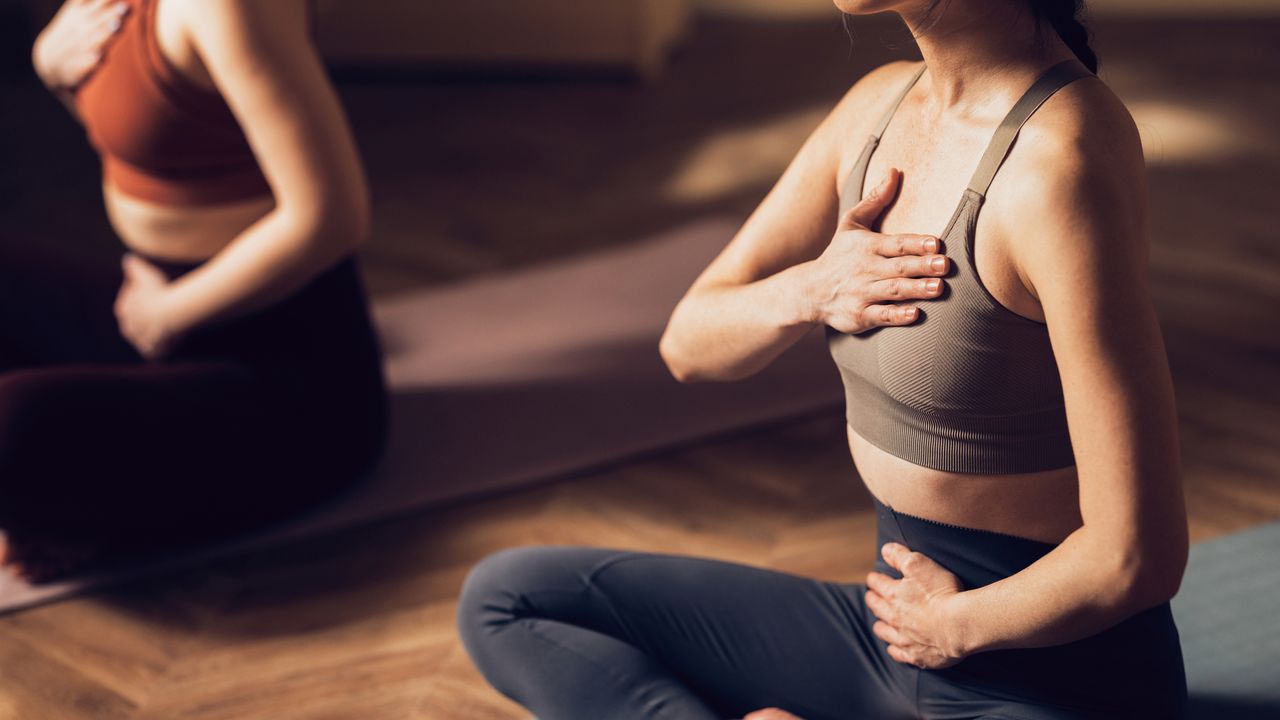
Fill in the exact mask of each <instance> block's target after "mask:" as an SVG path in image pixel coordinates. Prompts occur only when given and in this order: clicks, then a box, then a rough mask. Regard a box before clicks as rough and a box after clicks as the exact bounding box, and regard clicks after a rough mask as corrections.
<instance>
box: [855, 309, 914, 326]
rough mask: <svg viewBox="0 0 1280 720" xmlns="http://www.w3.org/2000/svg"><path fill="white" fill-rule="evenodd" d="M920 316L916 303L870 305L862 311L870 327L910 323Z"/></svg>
mask: <svg viewBox="0 0 1280 720" xmlns="http://www.w3.org/2000/svg"><path fill="white" fill-rule="evenodd" d="M919 316H920V310H919V308H917V307H915V306H914V305H870V306H868V307H867V308H866V309H865V310H863V311H862V319H863V321H864V322H866V323H868V324H869V326H870V327H876V326H878V325H910V324H911V323H913V322H915V321H916V318H917V317H919Z"/></svg>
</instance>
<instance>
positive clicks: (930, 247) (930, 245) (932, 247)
mask: <svg viewBox="0 0 1280 720" xmlns="http://www.w3.org/2000/svg"><path fill="white" fill-rule="evenodd" d="M924 251H925V252H927V253H936V252H938V238H929V239H928V240H925V241H924Z"/></svg>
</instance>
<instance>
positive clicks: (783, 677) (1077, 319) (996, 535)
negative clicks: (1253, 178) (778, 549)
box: [458, 0, 1187, 720]
mask: <svg viewBox="0 0 1280 720" xmlns="http://www.w3.org/2000/svg"><path fill="white" fill-rule="evenodd" d="M836 5H837V7H839V8H840V9H841V10H843V11H845V12H848V13H859V14H861V13H874V12H882V11H893V12H896V13H898V14H899V15H900V16H901V17H902V18H903V19H904V20H905V21H906V23H907V25H908V26H909V27H910V28H911V31H912V34H913V35H915V36H916V39H917V41H918V44H919V48H920V52H921V54H922V55H923V58H924V61H923V62H896V63H890V64H888V65H885V66H883V67H880V68H878V69H876V70H874V71H872V72H871V73H869V74H867V76H866V77H864V78H862V79H860V80H859V81H858V82H857V83H856V84H854V86H853V87H852V88H851V89H850V90H849V92H848V93H847V94H846V95H845V97H844V99H843V100H841V101H840V102H839V103H838V104H837V105H836V107H835V109H834V110H833V111H832V112H831V113H830V115H828V117H827V118H826V120H825V121H824V122H823V123H822V124H821V125H820V126H819V127H818V128H817V130H816V131H815V132H814V134H813V135H812V136H811V137H810V139H809V140H808V142H807V143H806V144H805V145H804V147H803V148H802V149H801V150H800V152H799V154H798V155H797V157H796V159H795V160H794V162H793V163H792V164H791V166H790V167H789V168H788V169H787V171H786V173H785V174H784V175H783V176H782V179H781V180H779V182H778V184H777V185H776V186H775V187H774V189H773V191H772V192H771V193H770V194H769V195H768V196H767V197H766V198H765V199H764V201H763V202H762V203H761V205H760V207H759V208H758V209H757V210H756V212H755V213H754V214H753V215H752V216H751V217H750V218H749V219H748V220H747V222H746V224H745V225H744V226H743V228H742V229H741V231H740V232H739V233H738V234H737V236H736V237H735V238H734V239H733V240H732V242H730V244H729V245H728V247H726V248H725V250H724V251H723V252H722V253H721V254H720V255H719V256H718V257H716V259H715V260H714V261H712V263H711V264H710V266H709V267H708V268H707V269H706V270H705V271H704V272H703V273H702V275H701V276H700V277H699V278H698V279H697V280H696V281H695V282H694V284H693V287H691V288H690V289H689V291H688V293H687V294H686V295H685V297H684V298H683V299H682V300H681V301H680V303H679V305H678V306H677V307H676V308H675V311H674V312H673V314H672V316H671V320H670V323H669V324H668V326H667V330H666V334H665V335H664V336H663V338H662V341H661V343H660V348H659V349H660V351H661V353H662V356H663V357H664V359H665V360H666V362H667V365H668V367H670V369H671V371H672V373H673V374H674V375H675V376H676V377H677V378H679V379H681V380H685V381H694V380H733V379H737V378H742V377H745V376H748V375H750V374H752V373H754V372H756V371H758V370H760V369H761V368H762V367H764V366H765V365H767V364H769V363H770V362H771V361H772V360H773V359H774V358H776V357H777V356H778V355H779V354H780V353H782V352H783V351H784V350H786V349H787V348H788V347H789V346H791V345H792V344H794V343H795V342H796V341H797V340H798V339H799V338H800V337H802V336H803V335H805V334H806V333H808V332H816V331H819V330H821V331H823V332H825V333H826V336H827V339H828V344H829V347H830V350H831V355H832V358H833V360H834V361H835V364H836V367H837V369H838V370H839V374H840V376H841V378H842V380H843V384H844V390H845V404H846V413H845V416H846V426H847V427H846V434H847V436H848V442H849V449H850V452H851V454H852V456H853V461H854V464H855V465H856V467H857V471H858V475H859V477H860V479H861V480H862V481H863V482H864V483H865V484H866V486H867V489H868V490H869V491H870V493H871V495H872V505H873V506H874V508H875V511H876V527H877V539H876V545H875V548H874V550H875V554H876V555H877V563H876V566H875V571H874V572H872V573H870V574H868V575H866V576H865V582H834V581H830V580H823V579H817V578H807V577H800V576H797V575H791V574H788V573H783V572H777V571H774V570H771V569H767V568H760V567H751V566H748V565H742V564H737V563H729V562H722V561H717V560H711V559H704V558H692V557H681V556H679V555H666V554H657V553H644V552H627V551H625V550H616V549H611V548H584V547H546V546H543V547H538V546H533V547H523V548H515V549H511V550H506V551H503V552H501V553H498V554H495V555H492V556H490V557H489V558H486V559H485V560H483V561H482V562H481V563H480V564H479V565H478V566H477V567H476V568H475V569H474V570H473V571H472V572H471V575H470V576H469V577H468V579H467V581H466V584H465V585H464V587H463V592H462V598H461V600H460V603H459V609H458V622H459V627H460V630H461V632H462V638H463V641H464V642H465V643H466V647H467V649H468V651H469V652H470V653H471V656H472V658H473V659H474V660H475V663H476V666H477V667H478V668H479V669H480V671H481V672H482V673H484V675H485V677H486V678H487V679H488V680H489V681H490V682H491V683H492V684H493V685H494V687H495V688H496V689H497V690H498V691H500V692H502V693H504V694H506V695H507V696H509V697H511V698H513V699H515V700H516V701H517V702H519V703H521V704H523V705H524V706H525V707H527V708H529V709H530V710H532V711H533V712H535V713H536V714H537V716H538V717H539V718H540V719H541V720H570V719H572V718H611V719H612V720H624V719H625V720H631V719H635V720H639V719H640V718H652V719H653V720H658V719H665V718H680V719H681V720H720V719H721V718H726V717H728V718H742V717H744V716H745V717H746V718H747V720H784V719H786V718H794V717H802V718H805V720H854V719H858V720H861V719H863V718H865V719H867V720H871V719H874V720H917V719H921V718H924V719H928V720H975V719H978V718H982V719H986V720H997V719H999V720H1010V719H1013V718H1019V719H1020V720H1077V719H1080V718H1098V719H1104V718H1105V719H1108V720H1110V719H1116V720H1119V719H1121V718H1153V719H1154V718H1160V719H1161V720H1175V719H1177V718H1184V717H1186V713H1187V687H1186V678H1185V675H1184V671H1183V664H1182V654H1181V649H1180V647H1179V641H1178V632H1177V628H1176V627H1175V625H1174V621H1173V616H1172V613H1171V612H1170V607H1169V602H1168V601H1169V599H1170V598H1171V597H1172V596H1173V595H1174V593H1175V592H1176V591H1177V588H1178V585H1179V582H1180V579H1181V577H1182V571H1183V568H1184V566H1185V563H1186V559H1187V524H1186V515H1185V511H1184V508H1183V499H1182V488H1181V477H1180V473H1179V467H1178V445H1177V433H1176V424H1175V418H1174V408H1173V398H1172V388H1171V383H1170V379H1169V371H1168V366H1167V361H1166V359H1165V356H1164V348H1163V344H1162V342H1161V339H1160V330H1159V326H1158V324H1157V323H1156V318H1155V314H1154V312H1153V310H1152V307H1151V302H1150V299H1149V297H1148V295H1147V289H1146V286H1145V284H1144V278H1145V273H1144V265H1145V262H1146V252H1147V240H1146V217H1145V213H1146V198H1145V191H1146V186H1145V168H1144V166H1143V158H1142V148H1141V144H1140V143H1139V139H1138V134H1137V131H1136V128H1135V127H1134V123H1133V120H1132V119H1131V118H1130V116H1129V114H1128V112H1127V111H1126V110H1125V108H1124V106H1123V104H1121V102H1120V101H1119V100H1118V99H1117V98H1116V97H1115V95H1113V94H1112V93H1111V91H1110V90H1109V89H1108V88H1107V86H1106V85H1105V84H1104V83H1103V82H1102V81H1101V80H1100V79H1099V78H1098V77H1096V75H1095V72H1096V71H1097V68H1098V59H1097V57H1096V56H1095V55H1094V53H1093V51H1092V50H1091V49H1090V47H1089V42H1088V34H1087V33H1086V31H1085V29H1084V27H1083V26H1082V25H1081V23H1080V22H1079V20H1078V14H1079V13H1080V9H1081V8H1080V5H1081V3H1080V2H1079V0H836ZM871 549H872V548H865V550H868V551H870V550H871ZM863 550H864V549H863V548H850V549H849V552H850V553H857V554H859V555H860V554H861V553H862V552H863Z"/></svg>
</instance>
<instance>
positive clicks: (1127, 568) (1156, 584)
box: [1117, 536, 1188, 611]
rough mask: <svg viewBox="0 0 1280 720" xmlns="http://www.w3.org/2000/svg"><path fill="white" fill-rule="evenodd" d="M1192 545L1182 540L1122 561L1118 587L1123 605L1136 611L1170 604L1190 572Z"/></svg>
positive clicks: (1145, 550) (1172, 541)
mask: <svg viewBox="0 0 1280 720" xmlns="http://www.w3.org/2000/svg"><path fill="white" fill-rule="evenodd" d="M1187 557H1188V545H1187V542H1186V538H1185V536H1183V538H1182V539H1181V540H1176V541H1175V540H1166V541H1165V542H1162V543H1160V544H1159V545H1158V546H1157V547H1149V548H1145V549H1141V550H1139V551H1136V552H1134V553H1131V554H1130V555H1129V556H1128V557H1125V558H1122V561H1121V567H1120V569H1119V570H1118V575H1119V578H1120V580H1119V582H1118V583H1117V585H1118V586H1119V587H1120V589H1121V591H1122V593H1121V594H1122V599H1121V602H1122V603H1123V604H1124V605H1127V606H1129V607H1131V608H1133V609H1134V610H1135V611H1137V610H1144V609H1146V608H1149V607H1155V606H1156V605H1160V604H1162V603H1166V602H1168V601H1170V600H1172V599H1173V597H1174V596H1175V595H1177V594H1178V589H1179V588H1180V587H1181V586H1182V576H1183V574H1184V573H1185V572H1186V568H1187Z"/></svg>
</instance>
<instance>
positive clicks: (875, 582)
mask: <svg viewBox="0 0 1280 720" xmlns="http://www.w3.org/2000/svg"><path fill="white" fill-rule="evenodd" d="M899 582H902V581H901V580H894V579H893V578H891V577H889V576H888V575H885V574H884V573H878V572H873V573H867V587H869V588H871V589H872V590H875V591H876V594H877V595H880V596H882V597H886V598H891V597H893V596H894V593H896V592H897V591H898V583H899Z"/></svg>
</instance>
